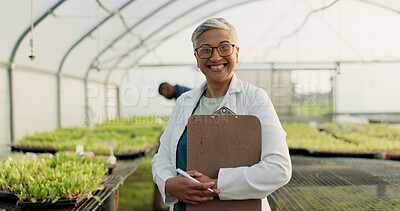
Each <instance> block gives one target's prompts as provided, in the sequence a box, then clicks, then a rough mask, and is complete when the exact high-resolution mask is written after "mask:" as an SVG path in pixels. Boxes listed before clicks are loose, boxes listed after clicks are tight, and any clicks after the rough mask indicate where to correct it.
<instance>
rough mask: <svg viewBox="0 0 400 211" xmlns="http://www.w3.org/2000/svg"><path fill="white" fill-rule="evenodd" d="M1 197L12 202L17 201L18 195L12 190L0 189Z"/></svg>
mask: <svg viewBox="0 0 400 211" xmlns="http://www.w3.org/2000/svg"><path fill="white" fill-rule="evenodd" d="M0 199H2V200H7V201H9V202H10V203H17V201H18V197H17V196H16V195H15V194H14V193H13V192H10V191H4V190H0Z"/></svg>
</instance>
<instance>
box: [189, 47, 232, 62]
mask: <svg viewBox="0 0 400 211" xmlns="http://www.w3.org/2000/svg"><path fill="white" fill-rule="evenodd" d="M224 45H230V46H232V48H233V49H234V48H235V47H236V45H235V44H231V43H226V44H225V43H224V44H221V45H219V46H217V47H211V46H210V47H209V48H211V55H210V56H209V57H206V58H202V57H200V56H199V52H198V51H197V50H198V49H199V48H203V46H200V47H198V48H195V49H194V51H195V52H196V54H197V56H198V57H199V58H200V59H209V58H211V57H212V55H213V53H214V48H216V49H217V53H218V54H219V56H221V53H220V52H219V50H218V48H219V47H221V46H224ZM233 51H234V50H232V53H231V54H229V55H226V56H221V57H227V56H231V55H232V54H233Z"/></svg>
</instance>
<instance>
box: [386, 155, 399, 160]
mask: <svg viewBox="0 0 400 211" xmlns="http://www.w3.org/2000/svg"><path fill="white" fill-rule="evenodd" d="M386 159H388V160H399V161H400V155H399V154H387V155H386Z"/></svg>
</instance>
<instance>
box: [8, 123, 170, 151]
mask: <svg viewBox="0 0 400 211" xmlns="http://www.w3.org/2000/svg"><path fill="white" fill-rule="evenodd" d="M166 122H167V118H166V117H135V118H120V119H115V120H107V121H105V122H103V123H102V124H99V125H97V126H95V127H94V128H93V129H90V128H83V127H70V128H61V129H56V130H54V131H51V132H44V133H35V134H33V135H26V136H24V137H23V138H22V139H21V140H18V142H17V143H16V144H13V145H12V150H13V151H22V152H49V153H55V152H57V151H75V148H76V145H78V144H79V145H83V146H84V150H85V151H92V152H94V153H96V154H108V153H109V149H108V148H107V147H106V146H105V145H104V141H108V140H117V146H116V147H115V148H114V152H115V156H116V157H117V158H118V159H129V158H136V157H137V156H140V155H142V154H143V153H144V152H145V151H146V149H148V148H151V147H154V146H156V145H157V144H158V137H159V136H160V134H161V132H162V130H163V129H164V128H165V126H166Z"/></svg>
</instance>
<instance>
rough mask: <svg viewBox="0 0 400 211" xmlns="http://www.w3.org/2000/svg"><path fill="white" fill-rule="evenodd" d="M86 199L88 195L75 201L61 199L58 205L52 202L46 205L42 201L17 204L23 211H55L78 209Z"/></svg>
mask: <svg viewBox="0 0 400 211" xmlns="http://www.w3.org/2000/svg"><path fill="white" fill-rule="evenodd" d="M85 197H86V195H83V196H81V197H78V198H75V199H59V200H58V201H57V202H56V203H52V202H51V201H47V202H44V203H42V202H41V201H37V202H36V203H32V202H17V206H18V207H20V208H21V210H53V209H60V208H68V207H76V206H78V205H79V204H80V203H81V202H82V201H83V200H84V199H85Z"/></svg>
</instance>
